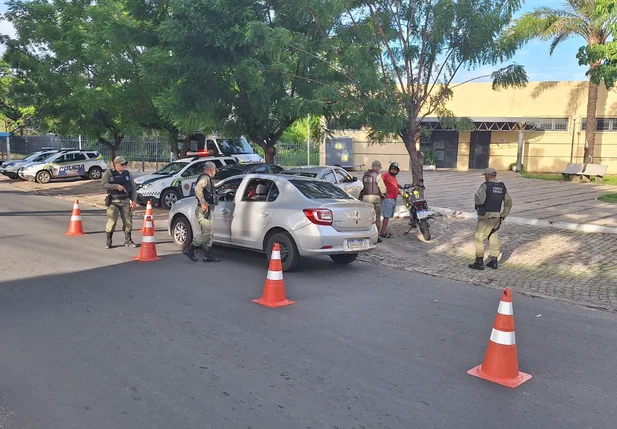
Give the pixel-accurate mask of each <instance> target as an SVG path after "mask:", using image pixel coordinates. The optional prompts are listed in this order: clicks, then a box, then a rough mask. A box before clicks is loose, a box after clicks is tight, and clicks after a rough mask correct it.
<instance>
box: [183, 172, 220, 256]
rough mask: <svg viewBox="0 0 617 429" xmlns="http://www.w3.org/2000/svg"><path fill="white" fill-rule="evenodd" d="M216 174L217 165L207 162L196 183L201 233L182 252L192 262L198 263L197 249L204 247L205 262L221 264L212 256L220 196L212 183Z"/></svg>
mask: <svg viewBox="0 0 617 429" xmlns="http://www.w3.org/2000/svg"><path fill="white" fill-rule="evenodd" d="M215 174H216V165H214V163H213V162H210V161H208V162H206V164H205V165H204V174H202V175H201V176H199V178H198V179H197V183H195V197H196V198H197V206H196V207H195V215H196V216H197V221H198V222H199V226H200V227H201V231H200V232H199V233H198V234H195V238H194V239H193V242H192V243H191V244H189V245H188V247H187V248H186V249H184V251H183V252H182V253H183V254H184V255H186V256H187V257H188V258H189V259H190V260H191V261H194V262H196V261H197V257H196V256H195V249H196V248H197V247H203V249H204V259H203V262H219V261H220V259H218V258H215V257H213V256H212V217H213V212H214V207H215V206H216V205H217V204H218V196H217V195H216V190H215V189H214V184H213V183H212V177H214V175H215Z"/></svg>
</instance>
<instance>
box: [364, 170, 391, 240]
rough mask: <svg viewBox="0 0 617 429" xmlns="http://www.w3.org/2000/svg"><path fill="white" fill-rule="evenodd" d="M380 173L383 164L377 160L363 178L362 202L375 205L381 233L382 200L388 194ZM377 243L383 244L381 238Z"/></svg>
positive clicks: (376, 219)
mask: <svg viewBox="0 0 617 429" xmlns="http://www.w3.org/2000/svg"><path fill="white" fill-rule="evenodd" d="M380 171H381V162H379V161H377V160H375V161H373V163H372V164H371V169H370V170H369V171H367V172H366V173H364V176H363V177H362V184H363V185H364V188H363V190H362V201H364V202H366V203H371V204H373V207H374V208H375V223H376V225H377V232H381V200H382V199H383V197H384V195H386V192H387V189H386V184H385V183H384V182H383V178H382V177H381V175H380V174H379V172H380ZM377 242H378V243H381V238H378V239H377Z"/></svg>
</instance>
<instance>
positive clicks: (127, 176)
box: [101, 156, 137, 249]
mask: <svg viewBox="0 0 617 429" xmlns="http://www.w3.org/2000/svg"><path fill="white" fill-rule="evenodd" d="M113 164H114V169H113V170H107V171H105V173H104V174H103V177H102V178H101V185H102V186H103V189H105V190H106V191H107V198H106V199H105V205H106V206H107V225H106V226H105V232H106V233H107V241H106V243H105V248H106V249H110V248H111V239H112V236H113V234H114V231H115V229H116V222H118V214H119V215H120V217H121V218H122V229H123V230H124V245H125V246H126V247H137V245H136V244H135V243H133V239H132V238H131V231H132V229H133V209H134V208H135V207H136V206H137V186H136V185H135V181H134V180H133V176H132V175H131V173H130V171H128V170H127V169H126V164H127V162H126V159H124V157H122V156H117V157H115V158H114V161H113Z"/></svg>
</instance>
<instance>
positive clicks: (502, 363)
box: [467, 289, 532, 388]
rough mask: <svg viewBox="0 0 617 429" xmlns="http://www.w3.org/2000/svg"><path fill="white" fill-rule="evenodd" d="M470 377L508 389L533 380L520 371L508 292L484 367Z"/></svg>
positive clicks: (488, 347)
mask: <svg viewBox="0 0 617 429" xmlns="http://www.w3.org/2000/svg"><path fill="white" fill-rule="evenodd" d="M467 374H469V375H472V376H474V377H478V378H481V379H483V380H487V381H490V382H493V383H496V384H500V385H502V386H505V387H511V388H514V387H518V386H520V385H521V384H523V383H525V382H526V381H528V380H530V379H531V378H532V376H531V375H530V374H526V373H524V372H520V371H519V369H518V356H517V351H516V335H515V333H514V311H513V308H512V291H511V290H510V289H504V291H503V292H502V296H501V301H500V302H499V308H498V309H497V316H496V317H495V323H494V324H493V330H492V331H491V337H490V339H489V342H488V346H487V348H486V353H485V355H484V360H483V361H482V364H481V365H478V366H476V367H475V368H472V369H470V370H469V371H467Z"/></svg>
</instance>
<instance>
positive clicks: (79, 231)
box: [65, 200, 86, 237]
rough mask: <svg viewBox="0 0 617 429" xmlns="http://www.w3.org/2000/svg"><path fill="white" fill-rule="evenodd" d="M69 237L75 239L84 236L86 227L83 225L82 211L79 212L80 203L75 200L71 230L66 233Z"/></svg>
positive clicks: (70, 223) (70, 224)
mask: <svg viewBox="0 0 617 429" xmlns="http://www.w3.org/2000/svg"><path fill="white" fill-rule="evenodd" d="M65 235H67V236H69V237H75V236H78V235H86V234H84V226H83V224H82V223H81V210H79V201H78V200H75V203H74V204H73V211H72V212H71V221H70V222H69V230H68V231H67V232H66V233H65Z"/></svg>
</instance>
